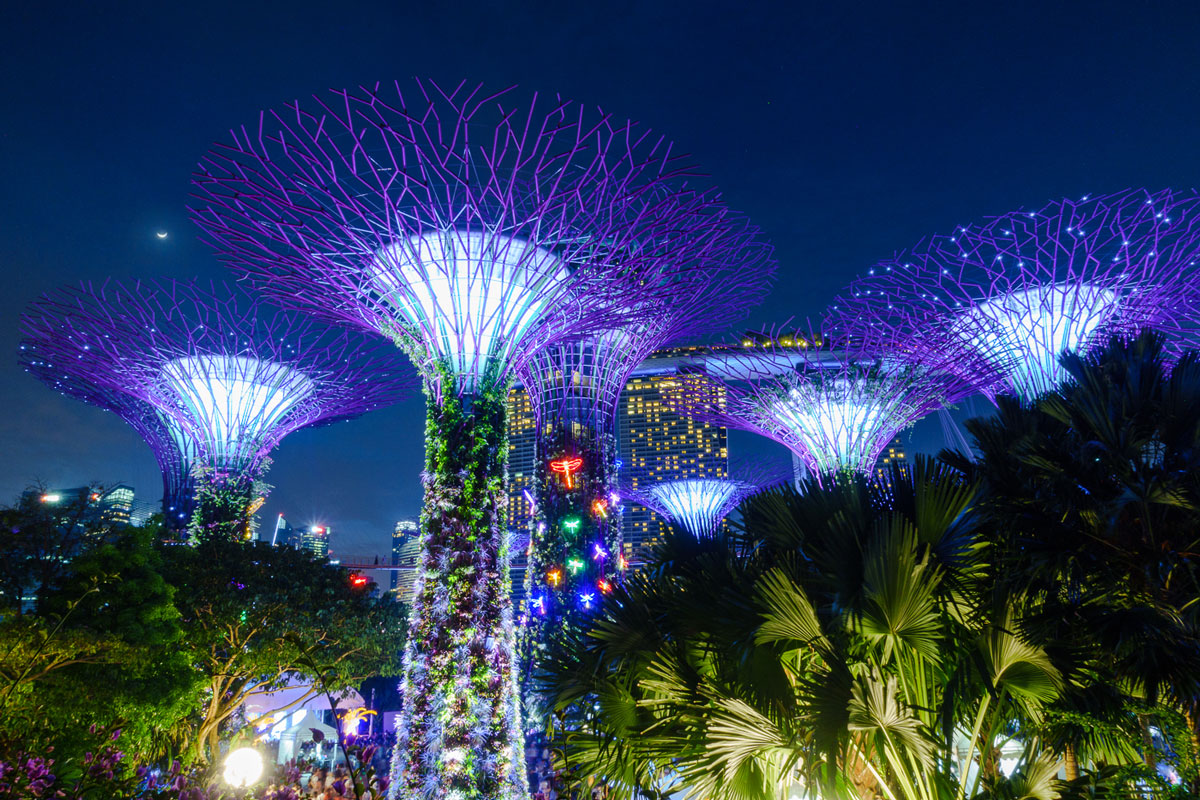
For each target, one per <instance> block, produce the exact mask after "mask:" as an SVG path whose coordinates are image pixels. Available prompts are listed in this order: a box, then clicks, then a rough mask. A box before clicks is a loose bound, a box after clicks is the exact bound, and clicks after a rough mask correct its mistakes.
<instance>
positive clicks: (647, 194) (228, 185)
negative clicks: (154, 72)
mask: <svg viewBox="0 0 1200 800" xmlns="http://www.w3.org/2000/svg"><path fill="white" fill-rule="evenodd" d="M506 94H507V90H506V91H502V92H498V93H493V94H489V93H486V92H484V91H483V90H482V89H481V88H479V87H471V86H466V85H459V86H457V87H454V88H451V89H448V90H446V89H443V88H441V87H438V86H436V85H434V84H432V83H425V82H420V81H418V82H416V83H415V84H414V85H412V86H411V88H403V89H402V88H401V86H400V85H399V84H395V85H384V86H379V85H377V86H375V87H368V88H360V89H358V90H346V91H334V92H331V93H329V94H327V95H323V96H321V97H317V98H314V99H313V101H312V102H311V103H308V104H301V103H293V104H291V105H289V106H287V107H285V108H283V109H281V110H278V111H275V112H270V113H268V114H265V115H264V116H263V117H262V118H261V119H260V121H259V124H258V126H257V129H256V130H252V131H247V130H244V129H243V130H242V131H240V132H235V133H234V134H233V141H232V143H230V144H228V145H223V146H220V147H218V148H216V149H214V150H212V151H211V152H210V153H209V155H208V156H207V158H206V159H205V160H204V161H203V163H202V164H201V167H200V170H199V172H198V173H197V175H196V176H195V183H196V186H197V188H198V192H199V194H200V195H201V197H202V200H203V202H202V204H201V206H200V207H199V208H197V209H196V210H195V212H194V215H195V218H196V220H197V222H198V223H199V224H200V225H201V227H203V228H204V229H205V230H206V231H207V234H208V237H209V239H210V240H212V241H213V243H214V244H215V246H216V247H217V248H218V249H219V250H220V251H221V252H222V254H223V256H224V258H225V259H226V260H227V261H228V262H229V263H230V264H231V265H232V266H233V267H234V268H235V269H237V270H239V271H241V272H243V273H245V274H248V275H249V276H250V277H251V279H252V280H254V281H255V282H256V283H257V284H258V285H259V286H260V288H261V289H262V290H263V291H265V292H268V293H271V294H273V295H274V296H276V297H277V298H279V299H280V300H281V301H282V302H284V303H286V304H289V305H291V306H294V307H297V308H302V309H305V310H308V311H310V312H311V313H314V314H317V315H320V316H323V317H325V318H330V319H333V320H336V321H339V322H341V323H344V324H347V325H351V326H355V327H359V328H364V329H366V330H370V331H375V332H380V333H383V334H385V335H387V336H390V337H392V338H393V339H394V340H395V341H396V343H397V344H398V345H399V346H400V347H402V348H403V349H404V350H405V351H406V352H407V353H408V354H409V355H410V356H411V357H412V359H413V360H414V362H415V363H416V364H417V366H418V368H419V369H420V371H421V373H422V375H423V377H424V379H425V384H426V390H427V394H428V396H429V400H430V402H429V403H428V412H427V420H426V430H427V438H426V470H425V508H424V511H423V515H422V539H423V545H422V546H423V556H422V567H421V572H420V577H419V578H418V583H417V586H416V588H415V590H414V603H413V612H412V614H413V616H412V620H411V625H410V628H409V632H410V635H409V640H408V646H407V649H406V653H405V664H406V666H405V678H404V681H403V684H402V688H403V694H404V711H403V712H402V714H401V715H400V720H399V723H398V727H397V737H398V741H397V745H396V749H395V752H396V759H395V763H394V765H393V766H394V769H393V773H394V778H395V780H394V781H393V787H394V788H393V790H392V791H393V793H394V795H395V796H401V797H406V798H418V797H420V798H425V797H450V798H497V797H504V798H516V797H524V796H526V794H527V789H526V788H525V785H524V784H525V780H524V776H523V772H524V770H523V752H522V736H521V731H520V719H519V710H518V708H517V703H516V681H515V675H514V671H513V652H512V648H513V642H514V632H513V628H512V622H513V619H512V608H511V605H510V603H509V600H508V591H509V581H508V550H507V547H508V545H507V533H508V532H507V530H506V526H505V524H504V515H503V512H504V508H503V504H504V502H505V495H504V479H505V468H506V457H507V452H506V451H507V448H506V442H505V428H506V420H505V410H506V409H505V401H506V389H507V382H508V379H509V376H510V375H511V373H512V371H513V369H514V368H516V367H517V366H519V365H520V364H521V363H522V362H523V361H525V360H526V359H528V358H529V357H530V356H531V355H532V354H533V353H534V352H535V351H536V350H538V349H539V348H540V347H542V346H544V345H547V344H550V343H552V342H555V341H559V340H562V339H565V338H569V337H574V338H581V337H584V336H586V335H588V334H590V333H595V332H598V331H601V330H604V329H606V328H608V327H611V326H613V325H614V324H617V323H619V322H621V321H623V320H624V319H626V318H627V317H628V313H629V312H628V308H629V307H630V306H632V305H633V304H634V301H635V300H636V299H637V298H639V297H641V296H642V292H641V290H640V288H639V285H638V284H639V280H640V279H642V278H644V276H645V275H646V272H647V266H646V265H648V264H660V263H662V262H664V261H668V260H672V259H674V260H677V261H680V262H685V261H686V259H687V258H688V257H689V256H690V255H692V254H693V252H694V249H695V247H696V243H698V242H704V241H705V240H706V238H707V237H706V231H707V230H709V229H710V228H712V227H714V226H718V227H719V226H720V225H722V221H721V219H720V215H719V214H717V213H713V212H711V211H709V209H710V208H713V207H714V206H715V204H714V203H712V202H711V201H710V200H709V199H708V198H707V197H706V196H705V195H703V194H700V193H695V192H692V191H690V190H687V189H686V187H685V185H684V184H683V183H682V182H681V181H680V178H681V177H682V176H683V174H684V170H685V167H684V165H683V164H682V162H681V161H680V160H679V159H678V157H676V156H674V155H673V154H672V151H671V147H670V145H669V143H667V142H665V141H663V140H662V139H660V138H657V137H652V136H651V135H650V134H649V133H648V132H647V131H645V130H644V129H641V128H640V127H638V126H636V125H634V124H632V123H619V122H616V121H614V120H613V119H612V118H611V117H609V116H607V115H605V114H602V113H592V112H589V111H587V110H585V109H583V108H582V107H580V106H577V105H574V104H571V103H568V102H564V101H561V100H555V101H552V102H550V103H548V104H546V105H545V106H544V107H542V106H541V105H540V103H539V101H538V100H537V99H536V98H535V99H534V100H533V102H532V104H531V105H529V106H527V107H525V108H523V109H522V108H518V107H517V106H515V105H512V104H509V103H508V100H507V98H506V96H505V95H506Z"/></svg>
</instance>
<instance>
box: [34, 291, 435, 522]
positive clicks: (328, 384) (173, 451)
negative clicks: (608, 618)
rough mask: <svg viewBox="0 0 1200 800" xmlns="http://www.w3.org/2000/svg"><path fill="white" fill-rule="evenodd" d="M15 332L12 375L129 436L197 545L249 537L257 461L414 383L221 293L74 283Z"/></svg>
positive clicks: (39, 305)
mask: <svg viewBox="0 0 1200 800" xmlns="http://www.w3.org/2000/svg"><path fill="white" fill-rule="evenodd" d="M22 325H23V329H24V333H25V339H24V340H23V341H22V344H21V362H22V363H23V364H24V365H25V366H26V367H27V368H28V369H29V370H30V371H31V372H32V373H33V374H34V375H35V376H36V377H38V378H39V379H41V380H42V381H43V382H45V383H47V384H48V385H50V386H51V387H53V388H55V389H58V390H60V391H62V392H64V393H66V394H69V395H72V396H74V397H77V398H79V399H81V400H83V401H85V402H89V403H92V404H94V405H98V406H100V407H102V408H106V409H109V410H111V411H113V412H114V413H117V414H118V415H119V416H121V418H122V419H124V420H125V421H126V422H128V423H129V424H130V425H131V426H133V427H134V429H135V430H137V431H138V433H140V434H141V435H142V437H143V438H144V439H145V440H146V441H147V443H148V444H150V446H151V447H152V448H153V449H154V451H155V455H156V457H157V458H158V461H159V465H160V466H161V467H162V469H163V482H164V486H165V487H166V488H165V492H164V498H163V505H164V513H165V514H166V515H167V516H166V519H167V521H168V524H170V525H172V526H173V527H180V526H181V525H182V524H185V523H186V524H187V525H188V526H189V531H190V533H191V534H192V535H194V536H196V537H198V538H204V537H216V536H221V537H229V538H246V537H247V536H248V535H249V532H250V515H251V506H252V504H253V503H254V502H255V499H256V493H261V492H262V491H264V487H263V485H262V483H261V478H262V475H263V473H264V471H265V469H266V467H267V465H268V463H269V461H268V456H269V454H270V452H271V451H272V450H273V449H274V448H275V447H276V446H277V445H278V444H279V442H280V441H282V439H283V437H285V436H286V435H287V434H289V433H291V432H292V431H295V430H298V429H300V428H304V427H307V426H310V425H317V424H323V423H329V422H333V421H336V420H340V419H346V418H349V417H353V416H356V415H358V414H361V413H363V412H365V411H369V410H371V409H374V408H379V407H382V406H386V405H389V404H391V403H394V402H396V401H397V400H399V399H400V398H401V397H403V396H404V394H405V393H406V392H407V391H409V390H411V389H412V388H413V387H414V384H415V381H414V380H413V377H412V376H411V373H410V372H409V371H408V370H407V368H406V367H405V365H404V364H402V363H399V359H397V358H396V357H395V356H394V355H393V353H392V352H391V350H390V348H388V347H387V346H386V343H383V342H380V343H379V344H375V343H372V342H371V341H369V340H368V339H367V338H366V337H363V336H360V335H357V334H352V333H349V332H346V331H339V330H335V329H329V328H325V327H323V326H321V325H318V324H316V323H313V322H310V321H307V320H304V319H297V318H295V317H294V316H290V315H287V314H285V313H283V312H281V311H278V310H269V309H266V308H264V307H262V306H261V304H256V303H254V302H253V301H252V300H251V299H250V298H249V297H247V296H246V295H245V294H244V293H242V292H239V291H236V290H234V289H233V288H232V287H228V286H220V287H216V286H214V287H210V288H209V289H204V288H201V287H200V286H198V285H195V284H187V283H180V282H174V281H159V282H117V281H110V282H107V283H104V284H102V285H99V286H93V285H92V284H86V283H85V284H80V285H79V286H71V287H66V288H62V289H59V290H56V291H52V292H48V293H46V294H45V295H43V296H42V297H40V298H39V299H37V300H35V301H34V302H33V303H31V304H30V306H29V308H28V309H27V310H26V312H25V315H24V317H23V318H22ZM189 508H191V509H192V513H191V515H190V517H187V518H185V516H186V515H187V514H188V511H187V509H189ZM172 509H174V510H172Z"/></svg>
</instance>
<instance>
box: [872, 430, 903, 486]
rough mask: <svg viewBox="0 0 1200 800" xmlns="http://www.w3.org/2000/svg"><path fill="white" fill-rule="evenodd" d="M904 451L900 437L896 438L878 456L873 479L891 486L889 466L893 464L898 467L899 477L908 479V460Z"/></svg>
mask: <svg viewBox="0 0 1200 800" xmlns="http://www.w3.org/2000/svg"><path fill="white" fill-rule="evenodd" d="M904 450H905V448H904V442H903V441H901V437H899V436H897V437H896V438H895V439H892V443H891V444H889V445H888V446H887V449H886V450H884V451H883V454H882V455H880V456H879V462H878V463H877V464H876V465H875V477H877V478H879V479H880V480H882V481H884V482H886V483H887V484H888V486H889V487H890V486H891V466H892V465H893V464H895V465H898V466H899V468H900V474H901V475H903V476H904V477H908V470H909V465H908V458H906V457H905V455H904Z"/></svg>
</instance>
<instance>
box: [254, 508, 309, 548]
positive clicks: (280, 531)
mask: <svg viewBox="0 0 1200 800" xmlns="http://www.w3.org/2000/svg"><path fill="white" fill-rule="evenodd" d="M259 538H260V539H263V540H265V541H269V542H270V543H271V546H272V547H298V546H299V545H300V540H299V537H298V536H297V535H296V529H295V528H293V527H292V524H291V523H290V522H288V521H287V520H286V519H285V518H284V516H283V514H280V515H279V516H278V517H276V518H275V527H274V528H272V529H271V532H270V534H269V538H268V536H260V537H259Z"/></svg>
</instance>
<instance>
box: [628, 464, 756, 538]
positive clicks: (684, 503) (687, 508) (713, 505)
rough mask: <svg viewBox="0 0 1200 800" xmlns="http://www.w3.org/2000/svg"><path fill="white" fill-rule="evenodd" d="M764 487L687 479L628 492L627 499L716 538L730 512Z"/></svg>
mask: <svg viewBox="0 0 1200 800" xmlns="http://www.w3.org/2000/svg"><path fill="white" fill-rule="evenodd" d="M760 488H761V487H760V486H758V485H757V484H755V483H749V482H747V481H741V480H733V479H731V478H683V479H681V480H669V481H659V482H657V483H652V484H650V485H649V486H647V487H645V488H644V489H641V490H632V489H626V490H625V496H626V497H628V498H629V499H631V500H635V501H637V502H639V503H641V504H642V505H644V506H645V507H646V508H648V509H650V510H651V511H653V512H654V513H656V514H659V515H661V516H662V517H664V518H666V519H667V521H669V522H671V523H672V524H675V525H679V526H680V527H682V528H684V529H685V530H687V531H688V532H689V533H691V534H692V535H693V536H695V537H697V538H700V537H703V536H712V535H713V533H714V532H715V531H716V530H717V528H718V526H720V524H721V523H722V522H723V521H724V520H725V518H726V517H727V516H729V513H730V512H731V511H733V510H734V509H735V508H737V507H738V505H739V504H741V502H742V501H743V500H745V499H746V498H747V497H750V496H751V495H753V494H755V493H757V492H758V491H759V490H760Z"/></svg>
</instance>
